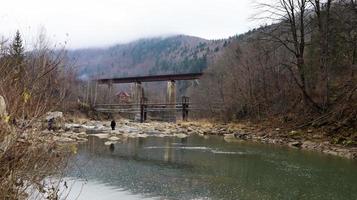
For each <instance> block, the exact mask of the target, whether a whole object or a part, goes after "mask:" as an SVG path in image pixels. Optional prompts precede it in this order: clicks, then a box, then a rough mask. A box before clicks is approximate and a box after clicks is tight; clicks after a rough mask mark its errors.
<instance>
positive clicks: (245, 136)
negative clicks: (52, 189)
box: [43, 119, 357, 159]
mask: <svg viewBox="0 0 357 200" xmlns="http://www.w3.org/2000/svg"><path fill="white" fill-rule="evenodd" d="M69 121H70V123H69V122H67V123H65V124H64V125H62V126H61V128H60V129H58V130H56V131H48V130H45V131H43V133H45V134H49V133H52V134H53V136H54V139H55V140H56V141H58V142H66V143H68V142H86V141H87V137H88V136H95V137H99V138H102V139H106V140H107V141H106V142H105V144H106V145H110V144H113V143H117V142H120V141H121V140H126V139H127V138H139V137H149V136H150V137H179V138H185V137H188V136H189V135H191V134H197V135H200V136H202V137H207V136H209V135H221V136H223V137H224V139H225V140H226V141H227V142H239V141H244V140H246V141H253V142H259V143H268V144H277V145H283V146H289V147H292V148H299V149H304V150H312V151H319V152H322V153H326V154H331V155H335V156H340V157H345V158H349V159H356V158H357V148H356V147H348V146H343V145H337V144H332V143H331V142H330V141H329V139H327V138H326V137H324V136H323V135H321V134H319V133H314V131H312V130H307V131H305V132H304V131H291V130H290V131H286V130H282V129H280V128H276V129H273V130H272V129H270V130H267V129H262V128H258V127H255V126H254V125H250V124H238V123H229V124H221V123H210V122H205V121H195V122H177V123H167V122H147V123H137V122H133V121H130V120H127V119H121V120H117V127H116V129H115V130H111V127H110V121H93V120H88V119H72V120H69Z"/></svg>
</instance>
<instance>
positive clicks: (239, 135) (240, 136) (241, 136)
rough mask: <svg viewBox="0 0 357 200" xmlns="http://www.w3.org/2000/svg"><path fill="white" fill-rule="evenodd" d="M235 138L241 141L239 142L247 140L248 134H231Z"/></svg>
mask: <svg viewBox="0 0 357 200" xmlns="http://www.w3.org/2000/svg"><path fill="white" fill-rule="evenodd" d="M233 135H234V136H235V138H238V139H241V140H247V139H248V134H247V133H234V134H233Z"/></svg>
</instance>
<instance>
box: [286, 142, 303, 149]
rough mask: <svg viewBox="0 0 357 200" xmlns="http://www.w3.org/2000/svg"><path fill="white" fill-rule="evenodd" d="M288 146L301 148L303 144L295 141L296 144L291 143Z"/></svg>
mask: <svg viewBox="0 0 357 200" xmlns="http://www.w3.org/2000/svg"><path fill="white" fill-rule="evenodd" d="M288 145H289V146H290V147H296V148H300V147H301V145H302V142H300V141H294V142H290V143H289V144H288Z"/></svg>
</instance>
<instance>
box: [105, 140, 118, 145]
mask: <svg viewBox="0 0 357 200" xmlns="http://www.w3.org/2000/svg"><path fill="white" fill-rule="evenodd" d="M116 143H117V142H116V141H106V142H105V143H104V145H106V146H110V145H114V144H116Z"/></svg>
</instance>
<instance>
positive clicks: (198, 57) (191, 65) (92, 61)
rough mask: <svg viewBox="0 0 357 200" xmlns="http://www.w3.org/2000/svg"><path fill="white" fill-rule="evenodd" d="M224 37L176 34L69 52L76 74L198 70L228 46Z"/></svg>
mask: <svg viewBox="0 0 357 200" xmlns="http://www.w3.org/2000/svg"><path fill="white" fill-rule="evenodd" d="M227 43H228V41H226V40H215V41H212V40H205V39H202V38H198V37H191V36H185V35H178V36H172V37H166V38H163V37H158V38H151V39H141V40H137V41H135V42H131V43H128V44H120V45H115V46H112V47H109V48H104V49H79V50H73V51H69V52H68V56H69V58H70V59H71V60H72V61H74V63H75V64H76V66H77V69H78V73H79V76H83V75H86V76H99V77H107V78H108V77H114V76H115V77H125V76H143V75H154V74H156V75H157V74H169V73H189V72H201V71H202V70H203V69H205V68H206V67H207V63H208V62H209V61H210V60H212V59H213V57H215V56H216V55H217V54H218V53H219V52H221V50H222V49H223V48H224V47H225V46H227Z"/></svg>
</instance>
